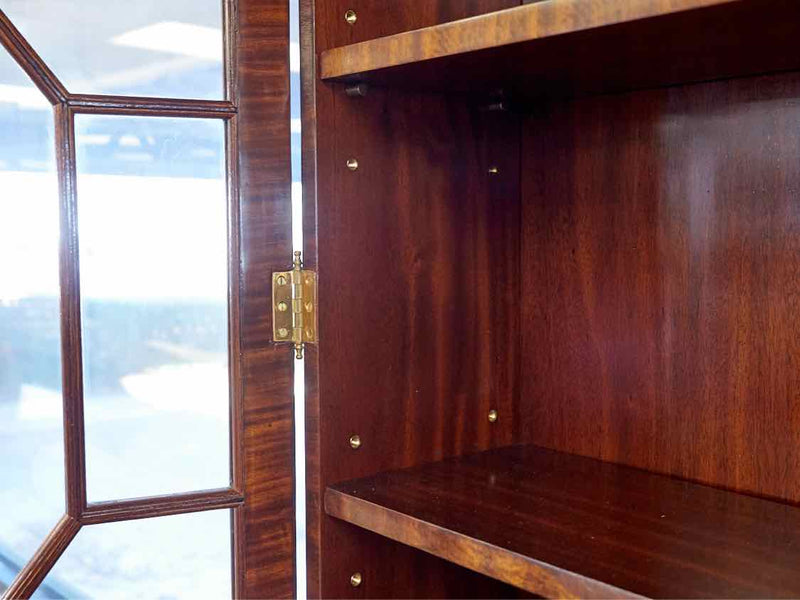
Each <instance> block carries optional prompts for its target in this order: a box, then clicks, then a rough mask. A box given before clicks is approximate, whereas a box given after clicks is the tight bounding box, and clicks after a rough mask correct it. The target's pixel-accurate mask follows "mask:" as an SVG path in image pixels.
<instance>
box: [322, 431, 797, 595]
mask: <svg viewBox="0 0 800 600" xmlns="http://www.w3.org/2000/svg"><path fill="white" fill-rule="evenodd" d="M325 510H326V512H327V513H328V514H329V515H332V516H334V517H337V518H339V519H343V520H345V521H348V522H350V523H353V524H355V525H358V526H360V527H363V528H365V529H368V530H370V531H373V532H376V533H379V534H381V535H383V536H386V537H389V538H391V539H394V540H396V541H399V542H402V543H404V544H407V545H409V546H413V547H415V548H418V549H420V550H424V551H426V552H428V553H430V554H434V555H436V556H439V557H441V558H444V559H447V560H449V561H452V562H454V563H457V564H459V565H461V566H464V567H467V568H469V569H472V570H474V571H477V572H480V573H483V574H485V575H488V576H490V577H494V578H496V579H499V580H502V581H505V582H507V583H510V584H512V585H515V586H517V587H519V588H522V589H525V590H527V591H529V592H532V593H535V594H541V595H545V596H549V597H568V596H572V597H575V596H578V597H632V596H635V595H644V596H649V597H672V598H690V597H716V598H722V597H724V598H733V597H799V596H800V569H799V568H798V565H800V508H797V507H793V506H789V505H784V504H780V503H777V502H771V501H768V500H762V499H759V498H754V497H750V496H745V495H741V494H736V493H732V492H726V491H722V490H718V489H715V488H710V487H706V486H702V485H697V484H693V483H689V482H685V481H681V480H678V479H674V478H670V477H665V476H661V475H655V474H651V473H647V472H645V471H640V470H637V469H631V468H628V467H623V466H619V465H614V464H610V463H604V462H600V461H597V460H593V459H588V458H582V457H578V456H573V455H568V454H563V453H559V452H554V451H551V450H545V449H542V448H538V447H535V446H514V447H510V448H504V449H499V450H493V451H489V452H485V453H482V454H478V455H473V456H469V457H465V458H459V459H454V460H448V461H444V462H439V463H434V464H430V465H425V466H422V467H417V468H413V469H408V470H404V471H397V472H391V473H384V474H380V475H377V476H374V477H369V478H366V479H361V480H358V481H355V482H350V483H344V484H340V485H337V486H334V487H332V488H328V490H327V492H326V495H325Z"/></svg>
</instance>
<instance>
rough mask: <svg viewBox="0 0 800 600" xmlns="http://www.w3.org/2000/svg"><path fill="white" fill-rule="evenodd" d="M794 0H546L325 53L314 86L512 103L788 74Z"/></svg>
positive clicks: (798, 12) (794, 59)
mask: <svg viewBox="0 0 800 600" xmlns="http://www.w3.org/2000/svg"><path fill="white" fill-rule="evenodd" d="M798 36H800V4H798V3H797V2H795V1H794V0H632V1H626V2H613V1H612V2H610V1H608V0H550V1H549V2H541V3H534V4H529V5H526V6H522V7H518V8H513V9H509V10H506V11H501V12H498V13H492V14H486V15H483V16H478V17H475V18H472V19H467V20H462V21H457V22H453V23H447V24H441V25H436V26H432V27H428V28H425V29H421V30H419V31H413V32H407V33H402V34H398V35H394V36H391V37H387V38H384V39H376V40H372V41H368V42H363V43H360V44H355V45H350V46H344V47H339V48H333V49H330V50H328V51H326V52H323V53H322V55H321V58H320V71H321V74H322V77H323V78H344V79H358V80H362V81H370V82H372V83H375V84H377V85H385V86H392V87H404V88H412V89H432V90H447V91H458V92H470V93H475V94H481V93H486V92H487V91H489V90H493V89H496V88H504V89H506V91H507V92H509V93H510V94H511V95H512V96H514V97H517V98H519V99H537V98H540V97H543V96H545V97H563V96H573V95H581V94H587V93H596V92H607V91H616V90H624V89H632V88H644V87H655V86H658V85H665V84H674V83H684V82H688V81H700V80H708V79H718V78H724V77H731V76H738V75H749V74H757V73H764V72H770V71H778V70H785V69H792V68H797V67H798V66H800V57H798V54H797V52H795V51H794V48H795V46H796V41H797V39H798Z"/></svg>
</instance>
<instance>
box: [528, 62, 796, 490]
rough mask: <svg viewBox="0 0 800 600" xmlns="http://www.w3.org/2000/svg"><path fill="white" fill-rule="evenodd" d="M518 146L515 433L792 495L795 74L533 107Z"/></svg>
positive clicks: (694, 477) (672, 471)
mask: <svg viewBox="0 0 800 600" xmlns="http://www.w3.org/2000/svg"><path fill="white" fill-rule="evenodd" d="M522 147H523V150H522V156H523V158H522V184H521V185H522V215H523V217H522V228H523V233H522V279H523V283H522V288H523V293H522V299H523V301H522V323H521V331H522V357H523V358H522V361H521V380H522V387H521V400H520V402H521V405H522V407H523V408H522V418H523V422H522V423H521V427H522V429H523V431H524V437H525V439H526V440H527V441H530V442H533V443H536V444H540V445H543V446H546V447H550V448H554V449H558V450H562V451H567V452H573V453H577V454H582V455H586V456H592V457H597V458H601V459H604V460H609V461H614V462H618V463H624V464H629V465H633V466H637V467H642V468H645V469H648V470H652V471H657V472H662V473H668V474H674V475H677V476H680V477H685V478H689V479H692V480H697V481H700V482H705V483H710V484H714V485H717V486H721V487H726V488H731V489H735V490H739V491H743V492H749V493H755V494H759V495H764V496H769V497H775V498H781V499H786V500H789V501H793V502H798V501H800V444H798V443H797V441H798V437H797V432H798V430H800V74H797V73H790V74H783V75H778V76H770V77H758V78H748V79H740V80H732V81H722V82H716V83H706V84H698V85H690V86H683V87H674V88H669V89H662V90H652V91H646V92H636V93H631V94H626V95H618V96H603V97H595V98H589V99H582V100H577V101H574V102H572V103H562V104H558V105H553V106H549V107H545V108H542V109H541V110H539V111H538V112H537V114H535V115H533V116H532V117H530V118H528V119H526V122H525V123H524V125H523V141H522Z"/></svg>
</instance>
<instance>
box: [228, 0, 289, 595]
mask: <svg viewBox="0 0 800 600" xmlns="http://www.w3.org/2000/svg"><path fill="white" fill-rule="evenodd" d="M237 4H238V12H237V20H236V23H237V25H238V27H236V28H235V30H236V32H237V34H238V38H237V39H238V44H237V45H236V52H235V60H236V82H235V85H234V86H233V87H234V88H235V90H234V91H235V92H236V93H237V96H238V102H237V104H238V107H239V114H238V117H237V125H236V127H237V130H238V139H239V143H238V156H239V162H238V173H239V179H240V188H239V194H240V211H241V212H240V217H239V218H240V222H239V224H238V225H239V227H240V239H241V264H240V265H239V267H240V273H241V283H240V285H241V289H240V296H239V298H240V300H239V307H238V309H239V319H240V321H241V339H240V342H239V343H240V345H239V348H238V351H239V352H240V353H241V358H242V363H241V375H242V384H241V385H242V393H243V414H242V415H241V422H242V423H243V427H244V431H243V437H242V440H241V445H242V452H243V456H242V457H241V458H242V464H241V468H242V469H243V472H244V481H243V484H244V485H243V489H242V490H241V491H242V492H243V494H244V497H245V503H244V506H243V507H241V508H238V509H236V510H235V514H234V527H235V530H236V534H237V535H236V540H237V544H236V551H235V556H236V558H235V561H236V570H237V572H238V573H240V574H241V573H243V580H242V579H241V578H240V579H238V580H237V589H236V590H235V591H234V593H235V596H236V597H242V598H288V597H293V596H294V592H295V580H294V574H295V564H294V423H293V413H294V410H293V386H292V377H293V364H292V363H293V359H292V356H293V355H292V351H291V348H289V347H286V346H277V345H275V344H273V343H272V322H271V318H272V315H271V312H272V309H271V304H270V301H269V297H270V296H269V286H270V285H271V281H272V278H271V277H272V272H273V271H279V270H285V269H286V268H288V267H290V266H291V261H292V243H291V200H290V182H291V172H290V146H289V136H290V132H289V64H288V60H287V57H288V54H289V39H288V36H289V29H288V23H289V15H288V3H287V2H286V1H285V0H239V1H238V3H237Z"/></svg>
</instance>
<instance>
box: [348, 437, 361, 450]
mask: <svg viewBox="0 0 800 600" xmlns="http://www.w3.org/2000/svg"><path fill="white" fill-rule="evenodd" d="M350 447H351V448H352V449H353V450H358V449H359V448H360V447H361V437H360V436H357V435H351V436H350Z"/></svg>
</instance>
